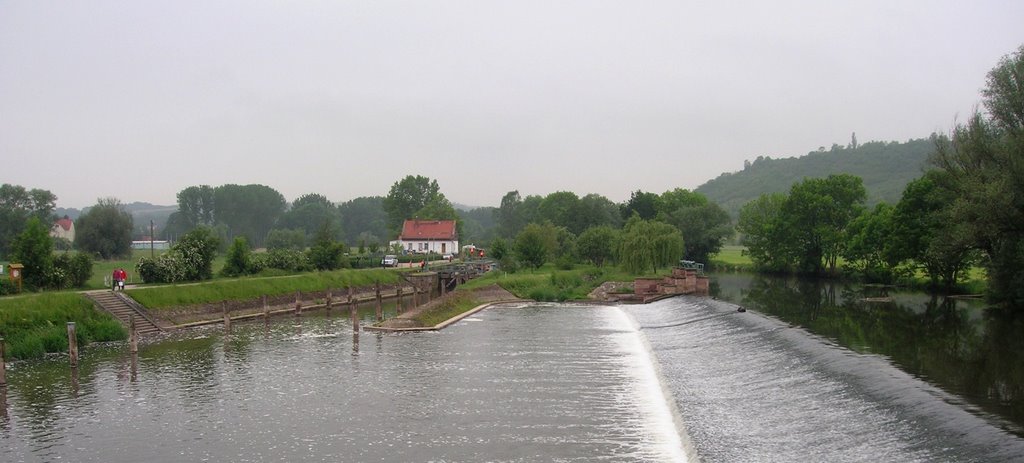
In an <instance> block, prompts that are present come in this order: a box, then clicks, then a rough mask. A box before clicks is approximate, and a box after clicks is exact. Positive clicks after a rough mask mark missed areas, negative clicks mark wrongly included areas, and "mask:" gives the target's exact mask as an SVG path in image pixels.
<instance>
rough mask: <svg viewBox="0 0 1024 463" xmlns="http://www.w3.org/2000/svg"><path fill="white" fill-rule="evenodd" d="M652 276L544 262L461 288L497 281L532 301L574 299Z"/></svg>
mask: <svg viewBox="0 0 1024 463" xmlns="http://www.w3.org/2000/svg"><path fill="white" fill-rule="evenodd" d="M669 272H670V269H668V268H665V269H662V270H661V271H660V275H658V276H665V275H668V274H669ZM645 276H653V275H651V274H643V275H637V274H632V273H628V272H625V271H623V270H622V269H620V268H618V267H613V266H605V267H600V268H598V267H595V266H593V265H576V266H575V268H573V269H572V270H558V269H557V268H555V266H553V265H551V264H548V265H545V266H543V267H541V268H539V269H537V270H536V271H533V272H531V271H519V272H517V273H505V272H502V271H500V270H499V271H496V272H491V273H489V274H487V275H485V276H483V277H481V278H477V279H475V280H473V281H470V282H469V283H467V284H466V285H464V286H463V287H464V288H466V289H473V288H478V287H482V286H487V285H490V284H495V283H497V284H498V286H501V287H502V288H504V289H505V290H506V291H508V292H510V293H512V294H515V295H516V297H520V298H524V299H533V300H535V301H552V302H554V301H557V302H562V301H574V300H584V299H586V298H587V295H588V294H590V292H591V291H593V290H594V288H597V287H598V286H600V285H601V284H602V283H605V282H607V281H633V279H635V278H639V277H645Z"/></svg>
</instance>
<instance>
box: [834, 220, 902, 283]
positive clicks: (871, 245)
mask: <svg viewBox="0 0 1024 463" xmlns="http://www.w3.org/2000/svg"><path fill="white" fill-rule="evenodd" d="M894 210H895V209H894V208H893V207H892V206H890V205H888V204H886V203H880V204H878V205H877V206H875V209H874V210H871V211H864V212H863V213H861V215H860V216H858V217H855V218H854V219H853V220H852V221H851V222H850V225H849V233H848V237H847V240H846V241H847V242H846V249H845V251H844V252H843V258H844V259H845V260H846V265H847V266H848V267H849V268H852V269H853V270H855V271H856V272H857V273H859V274H860V275H861V276H862V277H863V278H864V279H865V280H866V281H868V282H874V283H892V281H893V279H894V278H895V276H896V275H895V269H896V266H897V264H898V263H899V261H898V260H897V259H895V258H894V255H893V253H892V252H891V251H890V249H891V248H892V244H891V243H892V241H894V239H895V236H894V232H893V226H894V224H893V213H894Z"/></svg>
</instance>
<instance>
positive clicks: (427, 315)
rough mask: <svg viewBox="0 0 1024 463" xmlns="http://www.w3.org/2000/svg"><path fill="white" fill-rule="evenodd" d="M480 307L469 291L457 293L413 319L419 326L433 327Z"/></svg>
mask: <svg viewBox="0 0 1024 463" xmlns="http://www.w3.org/2000/svg"><path fill="white" fill-rule="evenodd" d="M478 305H480V303H479V302H478V301H477V300H476V299H475V298H474V297H473V294H472V292H471V291H457V292H454V293H451V294H450V295H449V296H447V297H446V298H445V299H444V301H442V302H441V304H440V305H438V306H437V307H433V308H431V309H430V310H425V311H423V312H421V313H420V314H419V315H417V316H415V317H413V320H416V321H417V322H419V324H420V326H434V325H437V324H438V323H441V322H443V321H445V320H448V319H450V318H452V317H454V316H456V315H459V314H462V313H465V312H467V311H469V310H471V309H472V308H474V307H476V306H478Z"/></svg>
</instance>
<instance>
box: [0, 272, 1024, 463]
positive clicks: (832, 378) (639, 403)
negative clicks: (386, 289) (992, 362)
mask: <svg viewBox="0 0 1024 463" xmlns="http://www.w3.org/2000/svg"><path fill="white" fill-rule="evenodd" d="M726 280H727V279H719V281H718V284H717V285H716V286H717V288H716V292H717V294H719V297H722V298H727V297H737V296H738V297H741V298H744V297H746V299H745V302H741V303H742V304H747V305H750V306H751V309H752V310H751V311H748V312H745V313H739V312H736V310H735V306H734V305H732V304H729V303H726V302H723V301H716V300H711V299H704V298H689V297H683V298H673V299H669V300H664V301H660V302H657V303H654V304H650V305H646V306H622V307H616V306H588V305H572V304H568V305H564V304H562V305H559V304H533V303H531V304H521V305H512V306H500V307H494V308H491V309H488V310H485V311H482V312H479V313H478V314H476V315H473V316H472V317H470V318H468V319H465V320H463V321H461V322H459V323H457V324H455V325H453V326H451V327H449V328H447V329H445V330H443V331H440V332H434V333H410V334H377V333H368V332H363V333H360V334H359V335H353V333H352V330H351V325H349V322H348V320H347V318H346V317H343V316H341V315H339V314H335V315H333V316H327V315H325V314H323V313H320V314H306V315H304V316H303V317H301V318H294V317H281V318H278V319H273V320H271V322H270V323H262V322H253V323H244V324H236V325H235V327H234V330H233V332H232V333H230V334H225V333H223V332H222V331H221V330H220V329H219V327H209V328H203V329H196V330H190V331H187V332H180V333H175V334H174V335H170V336H167V337H165V338H163V339H161V340H159V341H155V342H150V343H147V344H146V345H144V346H143V347H142V348H141V349H140V353H139V355H138V358H137V360H136V361H134V362H133V360H132V357H131V356H130V355H128V354H127V349H126V347H125V346H124V345H123V344H113V345H108V346H90V347H89V348H88V349H87V350H85V351H83V355H82V359H81V361H80V367H79V368H78V370H77V372H72V370H70V369H69V368H68V366H67V363H66V358H60V357H57V358H50V359H47V360H43V361H35V362H19V363H16V364H14V365H12V366H11V367H10V368H9V371H8V378H7V379H8V384H9V386H8V388H7V390H6V391H5V397H2V399H3V400H2V404H3V408H2V411H3V415H2V416H0V461H5V462H7V461H11V462H15V461H56V460H66V461H104V462H117V461H358V462H363V461H435V462H442V461H601V460H604V461H645V462H646V461H686V460H688V459H689V460H691V461H696V460H697V459H698V458H699V459H700V460H701V461H722V462H733V461H1014V460H1019V459H1021V458H1024V444H1022V439H1021V438H1020V437H1019V436H1018V435H1015V434H1014V433H1015V432H1016V429H1017V428H1016V427H1015V426H1017V425H1015V424H1014V422H1013V421H1011V420H1010V419H1008V418H1005V417H1003V416H1002V415H999V414H997V413H994V412H992V411H989V408H986V407H987V406H985V405H979V404H977V403H976V402H974V401H972V399H969V398H964V397H962V396H959V395H957V394H955V392H951V390H950V388H947V387H945V386H942V385H941V384H937V383H935V382H933V381H928V380H927V379H928V378H925V377H924V376H923V375H920V374H917V373H908V372H906V371H905V370H903V369H901V368H902V367H901V366H900V365H899V364H898V362H897V361H896V360H895V359H894V357H892V356H890V355H889V354H885V353H880V352H876V350H879V351H880V349H878V348H876V347H866V346H868V345H869V344H862V345H858V346H856V347H854V348H847V347H843V346H842V345H841V344H840V343H839V342H838V341H836V340H834V339H833V338H831V337H829V336H828V335H826V334H816V333H815V332H813V331H811V330H810V329H809V328H804V327H803V326H801V325H800V324H798V323H796V322H793V321H787V320H785V319H783V318H781V317H779V316H778V315H776V314H771V313H769V312H768V311H767V310H766V311H764V312H761V311H760V310H759V309H758V310H753V309H755V308H754V307H753V305H754V304H753V303H752V301H753V300H752V299H750V298H749V297H747V296H744V294H746V293H747V292H749V288H750V287H751V286H750V285H749V284H748V286H747V289H739V290H736V292H732V291H734V289H735V288H733V286H730V285H729V282H728V281H726ZM751 283H753V282H751ZM726 294H731V295H730V296H726ZM953 310H955V311H967V312H970V311H971V310H974V309H965V308H954V309H953ZM370 316H372V314H367V317H370ZM964 316H965V317H966V318H967V319H968V320H972V317H973V315H971V314H970V313H968V314H966V315H964ZM821 318H822V316H821V315H820V314H819V315H818V316H817V317H816V318H815V320H820V319H821ZM854 318H856V317H854ZM973 320H976V321H977V323H983V324H984V323H985V320H984V317H982V316H978V317H976V318H974V319H973ZM971 323H975V322H971ZM979 336H981V337H982V338H984V337H985V336H986V335H985V334H984V333H981V334H979ZM865 339H867V341H870V340H871V339H868V338H867V337H865ZM996 408H998V407H996ZM1010 408H1013V406H1012V405H1011V406H1010Z"/></svg>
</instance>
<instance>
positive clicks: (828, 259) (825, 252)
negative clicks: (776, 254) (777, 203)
mask: <svg viewBox="0 0 1024 463" xmlns="http://www.w3.org/2000/svg"><path fill="white" fill-rule="evenodd" d="M866 196H867V193H866V192H865V190H864V185H863V183H862V182H861V180H860V178H859V177H854V176H852V175H845V174H841V175H829V176H828V177H827V178H823V179H821V178H818V179H813V178H812V179H805V180H804V181H803V182H800V183H797V184H795V185H793V188H791V189H790V190H789V197H787V198H786V201H785V203H783V205H782V216H783V220H784V221H785V222H786V223H787V224H788V226H789V232H790V235H789V239H791V240H792V241H793V244H794V246H795V249H796V252H797V256H798V257H799V265H800V269H801V271H804V272H807V273H814V274H821V273H823V272H824V271H825V270H826V269H827V270H828V271H829V272H832V273H834V272H835V269H836V261H837V259H838V257H839V256H840V255H841V254H842V253H843V251H844V247H845V245H846V238H847V236H846V229H847V226H848V225H849V224H850V221H852V220H853V218H854V217H856V216H858V215H860V212H861V210H863V204H864V200H865V198H866Z"/></svg>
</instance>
